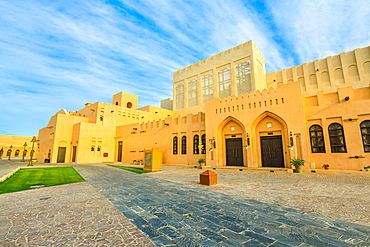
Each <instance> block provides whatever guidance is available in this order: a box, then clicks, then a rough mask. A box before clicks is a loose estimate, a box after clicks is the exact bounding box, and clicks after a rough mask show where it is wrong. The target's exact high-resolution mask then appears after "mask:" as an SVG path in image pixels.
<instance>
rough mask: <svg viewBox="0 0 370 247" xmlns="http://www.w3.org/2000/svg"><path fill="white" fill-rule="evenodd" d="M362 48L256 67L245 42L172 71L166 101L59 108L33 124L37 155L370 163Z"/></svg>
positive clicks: (214, 162)
mask: <svg viewBox="0 0 370 247" xmlns="http://www.w3.org/2000/svg"><path fill="white" fill-rule="evenodd" d="M369 84H370V47H365V48H361V49H356V50H354V51H351V52H346V53H341V54H339V55H336V56H332V57H328V58H325V59H321V60H317V61H314V62H311V63H306V64H303V65H300V66H295V67H292V68H288V69H284V70H281V71H278V72H273V73H269V74H266V73H265V62H264V57H263V54H262V53H261V52H260V51H259V50H258V48H257V46H256V45H255V44H254V43H253V42H252V41H249V42H247V43H244V44H241V45H239V46H237V47H234V48H232V49H230V50H227V51H224V52H222V53H220V54H217V55H215V56H213V57H210V58H208V59H206V60H203V61H200V62H198V63H196V64H193V65H191V66H188V67H186V68H183V69H181V70H179V71H176V72H174V77H173V101H171V100H170V99H166V100H164V101H162V103H163V104H162V108H159V107H154V106H146V107H142V108H138V97H137V96H135V95H131V94H128V93H124V92H121V93H119V94H116V95H114V96H113V100H112V104H108V103H101V102H97V103H94V104H90V103H87V104H86V105H85V107H84V108H83V109H81V110H79V111H77V112H69V111H66V110H62V111H59V112H58V113H56V114H55V115H54V116H52V117H51V119H50V121H49V124H48V126H47V127H45V128H43V129H41V130H40V131H39V160H43V159H45V157H48V156H49V157H50V159H51V162H52V163H63V162H76V163H96V162H118V163H120V162H122V163H131V162H132V161H133V160H143V159H144V150H145V149H151V148H156V149H161V150H162V152H163V163H164V164H168V165H190V166H194V165H197V164H198V160H199V158H205V159H206V164H207V166H211V167H253V168H259V167H281V168H284V167H285V168H290V167H291V165H290V159H291V158H294V157H299V158H301V159H304V160H306V162H307V163H306V164H307V165H306V168H312V169H315V168H321V166H322V165H323V164H330V165H331V167H332V169H339V170H340V169H342V170H344V169H345V170H361V169H363V167H364V166H366V165H370V155H369V154H370V87H369Z"/></svg>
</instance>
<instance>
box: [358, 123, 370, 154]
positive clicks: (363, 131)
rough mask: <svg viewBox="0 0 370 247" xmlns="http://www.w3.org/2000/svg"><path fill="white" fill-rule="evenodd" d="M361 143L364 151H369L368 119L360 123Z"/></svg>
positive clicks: (369, 130) (369, 133)
mask: <svg viewBox="0 0 370 247" xmlns="http://www.w3.org/2000/svg"><path fill="white" fill-rule="evenodd" d="M360 128H361V135H362V143H363V144H364V152H365V153H369V152H370V120H365V121H363V122H362V123H361V124H360Z"/></svg>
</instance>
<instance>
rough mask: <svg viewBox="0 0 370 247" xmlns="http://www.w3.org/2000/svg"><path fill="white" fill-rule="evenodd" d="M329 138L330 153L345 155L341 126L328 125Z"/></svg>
mask: <svg viewBox="0 0 370 247" xmlns="http://www.w3.org/2000/svg"><path fill="white" fill-rule="evenodd" d="M329 138H330V146H331V152H332V153H347V149H346V141H345V140H344V133H343V127H342V125H340V124H339V123H332V124H330V125H329Z"/></svg>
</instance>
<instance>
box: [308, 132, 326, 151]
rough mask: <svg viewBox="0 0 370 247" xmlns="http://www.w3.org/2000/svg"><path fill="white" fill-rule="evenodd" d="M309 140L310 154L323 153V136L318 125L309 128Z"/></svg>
mask: <svg viewBox="0 0 370 247" xmlns="http://www.w3.org/2000/svg"><path fill="white" fill-rule="evenodd" d="M310 140H311V151H312V153H325V143H324V136H323V132H322V128H321V126H320V125H312V126H311V127H310Z"/></svg>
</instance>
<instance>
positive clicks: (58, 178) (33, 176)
mask: <svg viewBox="0 0 370 247" xmlns="http://www.w3.org/2000/svg"><path fill="white" fill-rule="evenodd" d="M84 181H85V179H83V178H82V177H81V175H80V174H79V173H78V172H77V171H76V170H75V169H74V168H73V167H71V166H66V167H42V168H22V169H20V170H19V171H18V172H16V173H15V174H14V175H13V176H12V177H10V178H9V179H7V180H5V181H4V182H2V183H0V194H4V193H11V192H17V191H22V190H30V189H33V188H40V187H50V186H56V185H62V184H72V183H79V182H84ZM31 187H33V188H31Z"/></svg>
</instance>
